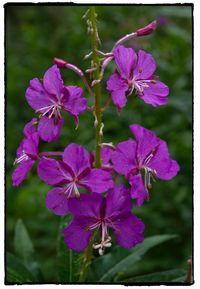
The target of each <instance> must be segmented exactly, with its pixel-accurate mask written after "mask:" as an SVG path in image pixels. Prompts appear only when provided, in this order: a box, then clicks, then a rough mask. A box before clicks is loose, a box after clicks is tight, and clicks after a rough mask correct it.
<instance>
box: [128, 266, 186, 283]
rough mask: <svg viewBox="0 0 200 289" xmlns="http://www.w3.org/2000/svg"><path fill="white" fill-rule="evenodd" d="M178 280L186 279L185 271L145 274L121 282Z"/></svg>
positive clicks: (175, 270)
mask: <svg viewBox="0 0 200 289" xmlns="http://www.w3.org/2000/svg"><path fill="white" fill-rule="evenodd" d="M179 278H186V270H184V269H174V270H167V271H162V272H156V273H151V274H146V275H142V276H137V277H132V278H128V279H125V280H123V281H122V282H127V283H129V282H174V280H177V279H178V280H179Z"/></svg>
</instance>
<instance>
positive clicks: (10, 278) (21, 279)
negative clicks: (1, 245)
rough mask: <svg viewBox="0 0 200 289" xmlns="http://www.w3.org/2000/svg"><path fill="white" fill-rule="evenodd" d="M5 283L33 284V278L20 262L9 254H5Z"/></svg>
mask: <svg viewBox="0 0 200 289" xmlns="http://www.w3.org/2000/svg"><path fill="white" fill-rule="evenodd" d="M6 281H7V282H9V283H20V284H21V283H34V282H36V280H35V277H34V276H33V275H32V273H31V272H30V271H29V270H28V269H27V268H26V267H25V266H24V264H23V263H22V261H21V260H20V259H19V258H17V257H16V256H14V255H13V254H11V253H7V254H6Z"/></svg>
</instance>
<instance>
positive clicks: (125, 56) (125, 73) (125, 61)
mask: <svg viewBox="0 0 200 289" xmlns="http://www.w3.org/2000/svg"><path fill="white" fill-rule="evenodd" d="M114 57H115V62H116V64H117V66H118V68H119V71H120V74H121V76H122V77H123V78H125V79H129V80H130V79H132V77H133V70H134V68H135V64H136V60H137V55H136V53H135V51H134V50H133V49H132V48H126V47H124V46H123V45H119V46H117V47H116V48H115V50H114Z"/></svg>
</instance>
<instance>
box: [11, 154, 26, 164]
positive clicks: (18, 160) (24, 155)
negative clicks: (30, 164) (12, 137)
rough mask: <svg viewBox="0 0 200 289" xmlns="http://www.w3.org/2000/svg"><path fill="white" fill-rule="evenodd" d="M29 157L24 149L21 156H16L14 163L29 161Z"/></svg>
mask: <svg viewBox="0 0 200 289" xmlns="http://www.w3.org/2000/svg"><path fill="white" fill-rule="evenodd" d="M28 159H29V157H28V156H27V154H26V153H25V152H24V151H22V155H21V156H20V157H19V158H16V159H15V161H14V163H13V165H16V164H19V163H21V162H22V161H27V160H28Z"/></svg>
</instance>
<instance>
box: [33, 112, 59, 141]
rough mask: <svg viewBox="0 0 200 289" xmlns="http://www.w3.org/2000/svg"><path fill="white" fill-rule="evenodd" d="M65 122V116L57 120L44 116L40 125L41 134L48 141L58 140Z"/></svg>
mask: <svg viewBox="0 0 200 289" xmlns="http://www.w3.org/2000/svg"><path fill="white" fill-rule="evenodd" d="M63 123H64V119H63V118H61V119H59V120H58V121H57V122H55V120H54V118H48V117H47V116H42V117H41V118H40V121H39V126H38V133H39V136H40V137H41V139H43V140H44V141H46V142H51V141H52V142H56V141H57V140H58V138H59V136H60V133H61V130H62V126H63Z"/></svg>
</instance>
